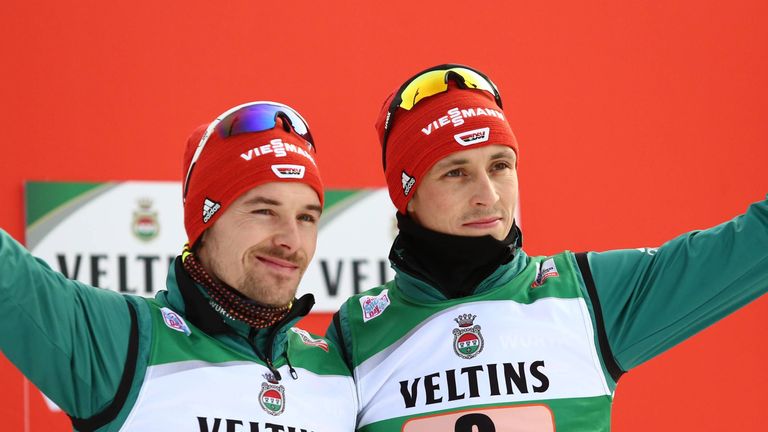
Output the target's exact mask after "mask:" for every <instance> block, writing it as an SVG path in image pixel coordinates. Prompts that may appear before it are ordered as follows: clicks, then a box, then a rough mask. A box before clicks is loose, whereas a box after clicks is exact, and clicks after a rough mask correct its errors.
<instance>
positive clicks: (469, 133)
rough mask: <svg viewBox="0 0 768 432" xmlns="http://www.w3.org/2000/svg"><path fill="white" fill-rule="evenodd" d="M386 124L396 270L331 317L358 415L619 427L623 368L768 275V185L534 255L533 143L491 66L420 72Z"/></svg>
mask: <svg viewBox="0 0 768 432" xmlns="http://www.w3.org/2000/svg"><path fill="white" fill-rule="evenodd" d="M376 126H377V130H378V133H379V139H380V141H381V145H382V161H383V165H384V171H385V176H386V180H387V185H388V187H389V194H390V197H391V198H392V202H393V203H394V204H395V207H396V208H397V220H398V227H399V230H400V231H399V235H398V236H397V238H396V239H395V242H394V244H393V246H392V250H391V252H390V260H391V263H392V266H393V267H394V269H395V272H396V276H395V279H394V280H393V281H390V282H388V283H387V284H385V285H383V286H380V287H378V288H375V289H372V290H370V291H367V292H365V293H362V294H360V295H356V296H354V297H352V298H350V299H349V300H347V302H346V303H344V305H343V306H342V307H341V309H340V310H339V312H338V313H337V314H336V315H335V316H334V319H333V323H332V325H331V327H330V328H329V330H328V337H329V338H330V339H332V340H335V341H338V343H339V345H341V346H342V347H344V348H345V355H346V359H347V362H348V363H349V365H350V367H351V369H352V370H353V375H354V377H355V381H356V385H357V389H358V396H359V398H360V408H361V411H360V414H359V417H358V430H360V431H366V432H379V431H382V432H383V431H395V430H398V431H399V430H402V431H406V432H426V431H430V432H431V431H462V432H464V431H466V432H469V431H479V432H489V431H502V430H520V431H522V430H524V431H555V430H557V431H605V430H609V429H610V412H611V403H612V400H613V394H614V391H615V389H616V384H617V382H618V381H619V378H620V377H621V376H622V374H623V373H625V372H626V371H628V370H630V369H632V368H634V367H636V366H637V365H639V364H641V363H643V362H645V361H648V360H649V359H651V358H653V357H655V356H657V355H659V354H661V353H662V352H664V351H666V350H667V349H669V348H671V347H672V346H674V345H675V344H677V343H679V342H681V341H683V340H685V339H686V338H688V337H690V336H692V335H693V334H695V333H696V332H698V331H699V330H701V329H703V328H704V327H706V326H708V325H710V324H712V323H713V322H715V321H717V320H719V319H721V318H723V317H724V316H726V315H728V314H729V313H731V312H733V311H734V310H736V309H737V308H739V307H741V306H743V305H745V304H746V303H748V302H749V301H751V300H753V299H755V298H757V297H758V296H760V295H762V294H764V293H765V292H766V291H768V246H766V245H768V201H762V202H758V203H755V204H753V205H752V206H750V207H749V208H748V210H747V211H746V213H745V214H743V215H741V216H738V217H736V218H735V219H733V220H731V221H729V222H726V223H723V224H721V225H718V226H716V227H714V228H711V229H708V230H704V231H699V232H691V233H688V234H684V235H682V236H680V237H677V238H675V239H673V240H671V241H669V242H667V243H665V244H664V245H662V246H661V247H658V248H641V249H629V250H615V251H609V252H603V253H596V252H588V253H572V252H563V253H560V254H557V255H553V256H536V257H533V256H528V255H526V254H525V252H524V251H523V249H522V234H521V232H520V230H519V229H518V228H517V226H516V224H515V220H514V214H515V209H516V206H517V199H518V195H517V193H518V183H517V181H518V179H517V165H518V160H519V147H518V143H517V140H516V139H515V135H514V134H513V132H512V129H511V128H510V125H509V122H508V119H507V118H506V115H505V114H504V111H503V109H502V102H501V96H500V95H499V92H498V90H497V88H496V86H495V85H494V83H493V82H492V81H491V80H490V79H488V77H486V76H485V75H483V74H482V73H481V72H479V71H476V70H473V69H471V68H469V67H466V66H461V65H440V66H436V67H434V68H430V69H428V70H426V71H423V72H421V73H419V74H417V75H416V76H414V77H413V78H411V79H410V80H408V81H406V82H405V83H404V84H403V85H402V86H401V87H400V88H399V89H398V90H397V91H396V92H394V93H393V94H392V95H390V97H389V98H388V99H387V101H386V102H385V103H384V106H383V108H382V111H381V114H380V116H379V119H378V122H377V124H376Z"/></svg>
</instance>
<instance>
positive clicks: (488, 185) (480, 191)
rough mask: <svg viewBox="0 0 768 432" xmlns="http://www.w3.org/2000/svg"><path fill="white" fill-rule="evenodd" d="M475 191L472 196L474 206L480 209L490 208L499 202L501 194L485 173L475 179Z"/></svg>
mask: <svg viewBox="0 0 768 432" xmlns="http://www.w3.org/2000/svg"><path fill="white" fill-rule="evenodd" d="M473 186H474V190H473V194H472V205H473V206H479V207H490V206H493V205H494V204H496V202H497V201H498V200H499V193H498V192H497V191H496V185H495V184H494V182H493V180H492V179H491V177H490V176H489V175H488V173H486V172H483V173H481V174H479V175H477V176H476V177H475V180H474V184H473Z"/></svg>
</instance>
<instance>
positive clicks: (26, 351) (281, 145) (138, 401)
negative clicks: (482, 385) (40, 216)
mask: <svg viewBox="0 0 768 432" xmlns="http://www.w3.org/2000/svg"><path fill="white" fill-rule="evenodd" d="M184 173H185V180H184V185H183V187H184V192H183V195H184V224H185V228H186V232H187V235H188V241H189V242H188V244H187V245H186V246H185V248H184V251H183V253H182V254H181V256H179V257H178V258H177V259H176V261H175V264H174V265H173V266H172V268H171V270H170V272H169V275H168V282H167V290H166V291H161V292H160V293H158V295H157V296H156V297H155V298H154V299H145V298H142V297H136V296H125V295H120V294H118V293H115V292H111V291H106V290H101V289H97V288H94V287H91V286H87V285H85V284H82V283H80V282H77V281H72V280H68V279H66V278H65V277H64V276H63V275H61V274H59V273H56V272H54V271H52V270H51V269H50V268H49V267H48V266H47V265H46V264H45V263H43V262H42V261H40V260H37V259H35V258H33V257H32V256H30V254H29V253H28V252H27V251H26V250H25V249H23V248H22V247H21V246H20V245H19V244H18V243H16V242H15V241H14V240H13V239H12V238H10V237H9V236H8V235H7V234H6V233H5V232H4V231H2V230H0V270H1V272H2V274H3V276H2V277H0V348H2V352H3V353H4V354H5V355H6V356H7V357H8V358H9V359H10V360H11V362H13V363H14V364H15V365H16V366H17V367H18V368H19V369H20V370H21V371H22V372H23V373H24V374H25V375H26V376H27V377H28V378H29V379H30V380H31V381H32V382H33V383H35V384H36V385H37V386H38V387H39V388H40V389H41V390H42V391H43V392H44V393H45V394H46V395H47V396H48V397H50V398H51V399H52V400H53V401H54V402H56V403H57V404H58V405H59V406H60V407H61V408H62V409H63V410H64V411H65V412H66V413H67V414H69V415H70V417H71V418H72V423H73V426H74V428H75V429H77V430H79V431H96V430H99V431H113V430H118V429H119V430H121V431H149V430H158V431H159V430H163V431H199V432H217V431H219V432H225V431H226V432H235V431H250V432H256V431H258V432H278V431H281V432H288V431H291V432H308V431H313V432H320V431H326V432H336V431H351V430H353V429H354V425H355V416H356V406H357V402H356V396H355V389H354V383H353V382H352V378H351V376H350V372H349V369H348V367H347V366H346V364H345V362H344V360H343V358H342V357H341V354H340V352H339V350H338V349H337V348H336V346H335V345H334V344H332V343H328V342H327V341H326V340H324V339H322V338H320V337H317V336H313V335H311V334H309V333H307V332H306V331H304V330H302V329H299V328H297V327H293V325H294V324H295V323H296V321H298V320H299V319H300V318H301V317H303V316H305V315H306V314H307V313H308V312H309V310H310V308H311V307H312V305H313V304H314V298H313V297H312V295H311V294H307V295H305V296H303V297H301V298H299V299H296V298H295V297H294V295H295V294H296V289H297V287H298V284H299V281H300V279H301V277H302V275H303V273H304V271H305V270H306V268H307V265H308V263H309V261H310V260H311V259H312V256H313V254H314V252H315V243H316V240H317V229H318V225H317V222H318V219H319V218H320V214H321V212H322V204H323V188H322V183H321V180H320V173H319V171H318V168H317V166H316V163H315V147H314V142H313V139H312V136H311V135H310V133H309V130H308V128H307V125H306V122H305V121H304V119H303V118H302V117H301V116H300V115H299V114H298V113H297V112H296V111H294V110H293V109H291V108H290V107H288V106H286V105H283V104H278V103H275V102H254V103H249V104H244V105H241V106H238V107H235V108H233V109H231V110H229V111H227V112H226V113H224V114H222V115H221V116H219V117H218V118H217V119H216V120H214V121H213V122H212V123H210V124H208V125H204V126H201V127H200V128H198V129H197V130H196V131H195V132H194V133H193V134H192V135H191V137H190V138H189V140H188V142H187V147H186V152H185V155H184Z"/></svg>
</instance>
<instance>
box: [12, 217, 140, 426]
mask: <svg viewBox="0 0 768 432" xmlns="http://www.w3.org/2000/svg"><path fill="white" fill-rule="evenodd" d="M129 333H130V315H129V310H128V305H127V303H126V300H125V298H123V296H121V295H120V294H117V293H115V292H112V291H106V290H102V289H98V288H94V287H91V286H88V285H85V284H82V283H80V282H77V281H73V280H69V279H67V278H65V277H64V276H63V275H61V274H60V273H57V272H55V271H53V270H52V269H51V268H50V267H49V266H48V265H47V264H46V263H45V262H44V261H42V260H40V259H38V258H34V257H33V256H32V255H30V253H29V252H28V251H27V250H26V249H24V248H23V247H22V246H21V245H20V244H19V243H17V242H16V241H15V240H14V239H13V238H11V237H10V236H9V235H8V234H7V233H6V232H5V231H3V230H2V229H0V350H2V353H3V354H5V356H6V357H8V359H9V360H10V361H11V362H12V363H13V364H14V365H16V367H18V368H19V369H20V370H21V372H22V373H23V374H24V375H25V376H26V377H27V378H28V379H29V380H30V381H32V382H33V383H34V384H35V385H36V386H37V387H38V388H39V389H40V390H42V391H43V393H45V395H46V396H48V397H49V398H50V399H51V400H53V401H54V402H55V403H56V404H57V405H58V406H59V407H60V408H61V409H62V410H64V411H65V412H66V413H67V414H69V415H71V416H75V417H80V418H87V417H90V416H92V415H94V414H96V413H98V412H99V411H101V410H102V409H103V408H104V407H105V406H106V405H107V404H108V403H109V402H110V401H111V400H112V398H113V397H114V396H115V392H116V390H117V387H118V385H119V382H120V378H121V375H122V372H123V366H124V364H125V357H126V352H127V348H128V338H129Z"/></svg>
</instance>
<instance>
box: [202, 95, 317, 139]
mask: <svg viewBox="0 0 768 432" xmlns="http://www.w3.org/2000/svg"><path fill="white" fill-rule="evenodd" d="M280 115H284V116H285V117H286V118H287V119H288V121H289V122H290V123H291V124H290V126H291V127H292V128H293V130H294V132H296V133H297V134H298V135H300V136H301V137H302V138H304V139H305V140H306V141H308V142H309V143H310V144H311V145H312V146H313V147H314V142H313V140H312V135H311V134H310V133H309V129H308V128H307V124H306V123H305V122H304V119H303V118H301V116H300V115H299V114H298V113H296V112H295V111H294V110H292V109H290V108H289V107H287V106H280V105H273V104H267V103H259V104H254V105H249V106H246V107H243V108H241V109H239V110H237V111H235V112H233V113H232V114H230V115H228V116H227V117H225V118H224V119H223V120H222V121H221V122H220V123H219V124H218V125H217V126H216V130H217V131H218V133H219V134H220V135H221V137H222V138H227V137H231V136H234V135H239V134H243V133H250V132H262V131H266V130H270V129H272V128H274V127H275V125H276V124H277V118H278V117H279V116H280Z"/></svg>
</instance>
